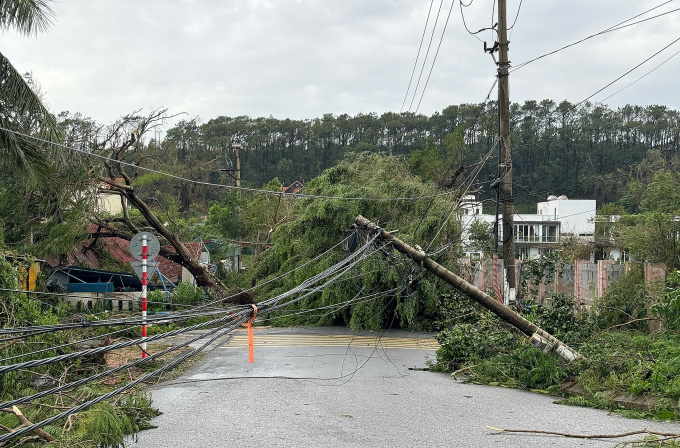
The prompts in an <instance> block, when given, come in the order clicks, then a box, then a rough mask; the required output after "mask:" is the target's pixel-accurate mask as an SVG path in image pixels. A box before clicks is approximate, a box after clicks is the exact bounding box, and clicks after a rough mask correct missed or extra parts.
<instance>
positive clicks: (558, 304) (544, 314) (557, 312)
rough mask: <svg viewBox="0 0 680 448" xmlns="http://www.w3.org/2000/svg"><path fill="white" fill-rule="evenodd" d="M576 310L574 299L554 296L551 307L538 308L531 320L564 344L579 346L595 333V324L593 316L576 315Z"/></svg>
mask: <svg viewBox="0 0 680 448" xmlns="http://www.w3.org/2000/svg"><path fill="white" fill-rule="evenodd" d="M575 309H576V301H575V300H574V298H573V297H571V296H568V295H566V294H553V296H552V299H551V302H550V306H541V307H536V308H535V310H534V312H533V316H529V318H530V319H533V320H534V322H535V323H536V325H538V326H539V327H541V328H542V329H544V330H545V331H547V332H548V333H550V334H552V335H553V336H555V337H556V338H557V339H559V340H561V341H562V342H565V343H567V344H572V343H575V344H578V343H579V342H581V341H583V340H584V339H586V338H588V337H590V335H591V334H592V333H593V332H594V331H595V322H594V319H593V315H592V314H590V313H579V314H576V313H575V312H574V310H575Z"/></svg>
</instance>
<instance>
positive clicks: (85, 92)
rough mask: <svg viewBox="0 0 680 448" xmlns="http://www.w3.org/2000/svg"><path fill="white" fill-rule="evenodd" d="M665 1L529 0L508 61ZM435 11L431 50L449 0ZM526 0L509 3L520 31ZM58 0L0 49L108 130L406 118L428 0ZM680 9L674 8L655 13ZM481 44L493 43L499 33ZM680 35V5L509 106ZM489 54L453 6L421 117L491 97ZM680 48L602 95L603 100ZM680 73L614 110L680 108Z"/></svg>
mask: <svg viewBox="0 0 680 448" xmlns="http://www.w3.org/2000/svg"><path fill="white" fill-rule="evenodd" d="M663 2H664V0H655V1H648V0H637V1H627V2H623V1H620V0H572V1H564V0H524V2H523V3H522V7H521V10H520V13H519V18H518V20H517V23H516V25H515V28H514V29H513V30H512V34H511V39H510V40H511V44H510V60H511V61H512V63H513V64H514V65H518V64H519V63H521V62H524V61H526V60H528V59H531V58H533V57H535V56H538V55H540V54H542V53H545V52H548V51H551V50H554V49H557V48H559V47H561V46H563V45H566V44H569V43H571V42H573V41H576V40H578V39H581V38H583V37H586V36H588V35H590V34H593V33H596V32H599V31H601V30H603V29H605V28H608V27H609V26H612V25H614V24H616V23H618V22H621V21H623V20H626V19H629V18H630V17H632V16H634V15H636V14H638V13H640V12H643V11H645V10H647V9H649V8H652V7H654V6H657V5H659V4H661V3H663ZM433 3H434V6H433V8H432V15H431V18H430V25H429V26H428V30H427V34H426V38H425V44H427V42H428V40H429V36H430V33H431V30H432V28H431V26H432V24H433V22H434V17H435V15H436V13H437V10H438V8H439V5H440V0H434V1H433ZM493 3H494V0H474V2H473V3H472V5H471V6H470V7H469V8H466V9H465V10H464V11H465V19H466V21H467V24H468V27H469V28H470V29H471V30H475V31H476V30H478V29H480V28H482V27H487V26H489V25H490V24H491V20H492V17H491V13H492V4H493ZM519 3H520V2H519V0H508V16H509V20H510V23H512V20H514V17H515V14H516V12H517V8H518V6H519ZM52 4H53V9H54V12H55V15H56V16H55V20H54V23H53V25H52V26H51V28H50V29H49V30H48V31H47V32H46V33H43V34H40V35H38V36H37V37H25V36H21V35H18V34H16V33H14V32H7V33H5V34H4V35H3V36H2V40H1V41H0V51H2V52H3V54H5V55H6V56H7V57H8V58H9V59H10V60H11V61H12V63H13V64H14V66H15V67H16V68H17V70H19V71H20V72H22V73H24V72H32V73H33V75H34V77H35V78H36V79H37V80H38V82H39V83H40V85H41V88H42V90H43V92H44V94H45V99H46V102H47V104H48V106H49V108H50V110H52V111H53V112H60V111H64V110H68V111H71V112H80V113H82V114H83V115H84V116H88V117H91V118H93V119H95V120H97V121H99V122H102V123H107V122H110V121H113V120H115V119H116V118H117V117H119V116H121V115H124V114H126V113H130V112H132V111H134V110H137V109H144V110H147V111H148V110H150V109H151V108H157V107H167V108H169V109H170V112H171V113H179V112H185V113H187V114H188V116H189V117H196V116H199V117H200V118H201V119H202V120H203V121H207V120H209V119H211V118H215V117H217V116H220V115H226V116H237V115H249V116H253V117H258V116H269V115H273V116H274V117H276V118H297V119H302V118H313V117H318V116H321V115H322V114H324V113H329V112H331V113H334V114H341V113H348V114H351V115H354V114H357V113H359V112H362V113H369V112H377V113H378V114H380V113H383V112H387V111H394V112H399V111H400V109H401V106H402V101H403V100H404V95H405V94H406V89H407V86H408V83H409V78H410V76H411V71H412V70H413V64H414V61H415V58H416V54H417V51H418V45H419V43H420V39H421V36H422V34H423V28H424V26H425V20H426V17H427V14H428V9H429V7H430V0H290V1H289V0H285V1H284V0H163V1H161V0H144V1H140V0H61V1H59V2H53V3H52ZM450 5H451V3H450V1H449V0H444V3H443V6H442V8H441V16H440V18H439V23H438V24H437V29H436V30H435V35H434V42H433V44H432V49H431V50H430V55H429V57H428V63H427V65H426V68H425V72H424V74H423V80H422V81H421V85H420V87H419V89H418V92H417V95H416V99H415V102H414V104H413V106H412V107H410V110H415V107H416V104H417V103H418V100H419V98H420V94H421V90H422V86H423V84H424V82H425V79H424V78H425V77H426V75H427V72H428V71H429V67H430V63H431V60H432V56H433V55H434V53H435V51H436V46H437V44H438V42H439V38H440V36H441V30H442V27H443V24H444V21H445V19H446V15H447V14H448V11H449V8H450ZM678 7H680V2H677V1H671V2H668V4H666V5H664V6H662V7H661V8H659V9H656V10H655V11H653V12H652V13H650V14H648V15H647V16H651V15H656V14H659V13H662V12H665V11H670V10H672V9H675V8H678ZM647 16H645V17H647ZM479 37H480V38H481V39H482V40H486V41H487V42H489V43H490V44H491V43H492V41H493V36H492V34H491V32H490V31H486V32H483V33H481V34H479ZM678 37H680V11H679V12H675V13H671V14H668V15H666V16H664V17H661V18H658V19H655V20H650V21H648V22H645V23H643V24H639V25H636V26H631V27H628V28H625V29H623V30H620V31H615V32H611V33H608V34H605V35H603V36H599V37H595V38H593V39H591V40H588V41H586V42H584V43H582V44H579V45H577V46H575V47H572V48H570V49H567V50H564V51H561V52H559V53H558V54H555V55H553V56H549V57H546V58H544V59H542V60H540V61H537V62H535V63H533V64H530V65H527V66H526V67H524V68H522V69H519V70H517V71H516V72H514V73H512V75H511V77H510V95H511V100H512V101H514V102H522V101H524V100H526V99H535V100H541V99H545V98H550V99H553V100H556V101H561V100H564V99H567V100H569V101H571V102H579V101H581V100H582V99H584V98H586V97H587V96H589V95H590V94H592V93H594V92H595V91H597V90H598V89H599V88H601V87H603V86H604V85H605V84H607V83H608V82H610V81H612V80H614V79H615V78H616V77H618V76H620V75H621V74H623V73H624V72H626V71H627V70H629V69H630V68H632V67H633V66H635V65H636V64H638V63H639V62H641V61H643V60H644V59H645V58H647V57H649V56H651V55H652V54H654V53H655V52H657V51H658V50H660V49H661V48H663V47H664V46H666V45H668V44H669V43H671V42H672V41H673V40H675V39H677V38H678ZM482 47H483V45H482V43H481V42H479V41H478V40H477V39H476V38H475V37H473V36H471V35H469V34H468V33H467V32H466V31H465V29H464V27H463V22H462V20H461V13H460V8H459V4H458V3H456V4H455V5H454V7H453V12H452V14H451V18H450V21H449V24H448V29H447V31H446V34H445V36H444V39H443V42H442V46H441V50H440V52H439V56H438V58H437V61H436V65H435V67H434V71H433V74H432V77H431V79H430V81H429V85H428V86H427V90H426V91H425V94H424V97H423V100H422V104H421V106H420V108H419V112H421V113H424V114H428V115H429V114H432V113H433V112H435V111H441V110H442V109H444V108H445V107H447V106H449V105H451V104H459V103H479V102H481V101H483V100H484V98H485V96H486V94H487V92H488V90H489V88H490V87H491V84H492V83H493V80H494V73H495V65H494V64H493V61H492V59H491V57H490V56H489V55H488V54H485V53H484V52H483V51H482ZM425 51H426V48H424V49H423V51H422V53H421V60H422V58H423V56H424V53H425ZM677 51H680V42H678V43H676V44H674V45H673V46H671V47H670V48H669V49H668V50H666V51H665V52H663V53H661V54H660V55H659V56H657V57H656V58H654V59H653V60H651V61H650V62H649V63H647V64H645V65H643V66H642V67H641V68H640V69H638V70H636V71H635V72H633V73H632V74H631V75H629V76H628V77H626V78H624V79H623V80H622V81H620V82H619V83H617V84H616V85H615V86H613V87H612V88H610V89H608V90H606V91H604V92H603V93H601V94H599V95H598V96H596V97H594V98H593V99H594V100H601V99H603V98H605V97H606V96H608V95H609V94H611V93H613V92H615V91H616V90H618V89H619V88H621V87H623V86H625V85H626V84H628V83H630V82H632V81H634V80H635V79H636V78H637V77H639V76H641V75H643V74H644V73H646V72H647V71H649V70H651V69H652V68H653V67H654V66H656V65H657V64H659V63H661V62H662V61H663V60H664V59H666V58H668V57H670V56H671V55H672V54H674V53H675V52H677ZM678 68H680V55H679V56H678V57H676V58H674V59H672V60H671V61H669V62H668V63H666V64H665V65H663V66H662V67H661V68H659V69H658V70H656V71H655V72H654V73H652V74H651V75H649V76H648V77H646V78H645V79H643V80H641V81H640V82H638V83H637V84H635V85H634V86H632V87H630V88H628V89H627V90H624V91H623V92H621V93H619V94H618V95H615V96H614V97H612V98H611V99H610V100H608V101H607V103H608V104H609V105H610V106H612V107H618V106H620V105H623V104H626V103H631V104H639V105H648V104H664V105H668V106H669V107H671V108H675V109H680V89H678V85H677V81H676V80H677V79H678V77H677V74H676V73H677V71H678ZM419 70H420V68H418V70H417V71H416V79H415V80H414V85H413V86H412V89H413V87H414V86H415V83H416V81H417V75H418V71H419ZM494 95H495V92H494V94H493V95H492V96H494ZM410 101H411V100H410V97H409V100H408V101H407V102H406V107H405V108H404V109H405V110H408V109H409V104H410Z"/></svg>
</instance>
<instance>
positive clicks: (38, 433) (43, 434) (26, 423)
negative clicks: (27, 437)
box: [0, 406, 54, 446]
mask: <svg viewBox="0 0 680 448" xmlns="http://www.w3.org/2000/svg"><path fill="white" fill-rule="evenodd" d="M0 411H2V412H6V413H8V414H14V415H16V416H17V418H18V419H19V422H21V425H19V426H18V427H16V428H14V429H13V430H12V429H10V430H9V432H10V433H13V432H14V431H16V430H17V429H19V428H25V427H27V426H31V425H32V424H33V423H31V422H30V421H29V420H28V419H27V418H26V417H25V416H24V414H22V413H21V411H20V410H19V408H18V407H16V406H12V409H9V408H4V409H0ZM8 429H9V428H8ZM33 433H34V434H35V435H36V436H38V437H40V438H41V439H44V440H47V441H48V442H54V437H52V436H51V435H49V434H48V433H46V432H45V431H43V430H42V429H40V428H36V429H34V430H33ZM9 442H10V441H9V440H7V441H5V442H3V443H0V446H5V445H6V444H7V443H9Z"/></svg>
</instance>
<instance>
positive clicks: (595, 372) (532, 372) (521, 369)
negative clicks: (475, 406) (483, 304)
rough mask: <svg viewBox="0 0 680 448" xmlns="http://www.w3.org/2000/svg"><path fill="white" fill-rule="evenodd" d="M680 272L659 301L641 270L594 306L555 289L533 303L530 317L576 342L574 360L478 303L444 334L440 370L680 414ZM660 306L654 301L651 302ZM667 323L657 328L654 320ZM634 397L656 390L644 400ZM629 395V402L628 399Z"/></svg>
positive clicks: (640, 412) (657, 413)
mask: <svg viewBox="0 0 680 448" xmlns="http://www.w3.org/2000/svg"><path fill="white" fill-rule="evenodd" d="M678 280H680V273H678V272H677V271H676V272H674V273H672V274H671V275H670V276H669V278H668V284H667V286H666V289H665V291H664V293H663V296H662V298H661V299H657V300H653V299H652V297H650V296H649V295H648V294H647V292H646V288H645V285H644V283H643V280H642V276H641V274H640V273H639V272H637V271H635V270H633V271H632V272H630V273H629V274H627V275H626V276H625V278H623V279H622V280H621V281H619V282H618V283H615V284H614V285H613V286H612V288H611V289H610V290H609V292H608V293H607V294H606V295H605V296H604V297H602V299H601V300H599V301H597V302H596V304H595V305H594V306H593V307H592V308H591V309H589V310H583V309H582V310H580V311H579V312H578V313H574V310H575V309H577V307H576V304H575V302H574V300H573V298H571V297H568V296H564V295H555V296H553V298H552V304H551V305H549V306H535V305H531V304H529V305H528V310H529V311H528V312H527V313H525V317H526V318H528V319H530V320H531V321H533V322H534V323H536V324H537V325H539V326H540V327H541V328H543V329H545V330H546V331H548V332H550V333H551V334H553V335H554V336H556V337H557V338H559V339H560V340H562V341H564V342H565V343H567V344H569V345H570V346H571V347H573V348H575V349H577V350H578V351H579V352H580V353H581V354H582V355H583V356H584V357H585V360H583V361H579V362H575V363H571V364H568V363H566V362H564V361H563V360H561V359H560V358H559V357H557V356H556V355H555V354H554V353H548V354H544V353H543V352H541V351H540V350H537V349H535V348H534V347H532V346H531V345H529V344H527V341H526V337H525V336H524V335H520V334H515V333H513V332H512V331H508V330H509V329H508V328H507V326H506V325H503V323H502V322H500V321H499V320H498V319H497V318H495V317H494V316H491V315H490V314H489V313H488V312H485V311H480V310H477V309H475V310H474V311H473V312H469V313H467V314H466V315H465V317H464V318H462V319H456V320H455V323H454V324H453V325H452V326H451V327H450V328H448V329H446V330H444V331H442V332H440V333H439V334H438V340H439V342H440V344H442V348H441V349H440V350H439V351H438V353H437V362H436V364H435V365H434V366H433V368H434V369H435V370H440V371H447V372H452V373H453V375H454V376H456V377H458V378H464V379H465V380H466V381H470V382H475V383H481V384H491V385H502V386H508V387H515V388H521V389H528V390H535V391H541V392H544V393H549V394H552V395H556V396H562V397H564V400H563V401H562V403H564V404H573V405H582V406H591V407H597V408H601V409H607V410H616V411H621V412H623V413H625V414H626V415H628V416H634V417H647V418H654V419H660V420H677V419H679V418H680V412H679V408H678V400H679V399H680V380H679V378H680V361H679V360H680V332H679V331H678V330H680V327H678V322H679V321H678V317H680V316H679V314H678V311H679V309H678V299H679V298H680V289H678V286H679V284H678ZM652 303H655V305H653V306H651V307H650V304H652ZM658 320H660V321H661V322H662V325H661V329H659V330H657V331H653V332H650V323H652V322H658ZM635 397H649V398H651V399H652V400H649V401H648V402H647V403H646V404H645V405H644V406H641V405H640V404H639V401H640V400H638V402H637V403H635V402H633V398H635ZM626 402H629V403H626Z"/></svg>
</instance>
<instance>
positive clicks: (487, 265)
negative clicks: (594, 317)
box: [463, 260, 666, 306]
mask: <svg viewBox="0 0 680 448" xmlns="http://www.w3.org/2000/svg"><path fill="white" fill-rule="evenodd" d="M497 266H498V268H497V269H498V271H497V272H498V279H499V280H498V291H500V294H503V289H504V285H503V281H502V279H503V275H502V272H503V260H499V261H498V262H497ZM515 266H516V267H517V285H518V287H519V286H520V285H522V282H523V280H526V284H527V288H528V293H529V295H530V296H531V297H533V298H534V299H535V300H536V302H537V303H539V304H546V305H549V304H550V298H551V297H552V295H553V294H554V293H562V294H568V295H573V296H574V298H575V299H576V301H577V302H578V303H580V304H582V305H586V306H591V305H592V304H593V303H594V302H595V300H596V299H597V298H599V297H602V296H603V295H604V294H605V293H606V292H607V290H608V289H609V287H610V286H611V285H612V284H613V283H614V282H616V281H617V280H618V279H619V278H621V277H622V276H623V275H624V274H625V273H626V272H628V271H629V270H630V265H629V264H628V263H625V264H617V263H615V262H614V261H612V260H600V261H597V262H595V263H591V262H590V261H588V260H577V261H576V262H575V263H574V264H573V265H564V266H562V268H561V269H560V270H559V271H558V272H555V273H554V274H553V275H546V276H544V277H543V278H542V279H541V281H540V282H539V283H538V285H535V284H533V283H534V282H532V281H531V280H530V279H522V278H521V276H520V272H521V266H522V261H521V260H516V261H515ZM644 274H645V282H646V283H647V287H648V289H649V293H650V296H652V297H657V296H658V294H659V291H660V290H661V289H662V288H663V285H664V282H665V280H666V266H665V265H664V264H663V263H645V264H644ZM463 276H464V278H465V279H466V280H467V281H468V282H470V283H472V284H473V285H475V286H476V287H477V288H479V289H481V290H482V291H485V292H487V293H489V294H491V295H494V296H495V293H494V290H495V287H494V280H495V278H494V263H493V261H492V260H483V261H477V262H464V263H463Z"/></svg>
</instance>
